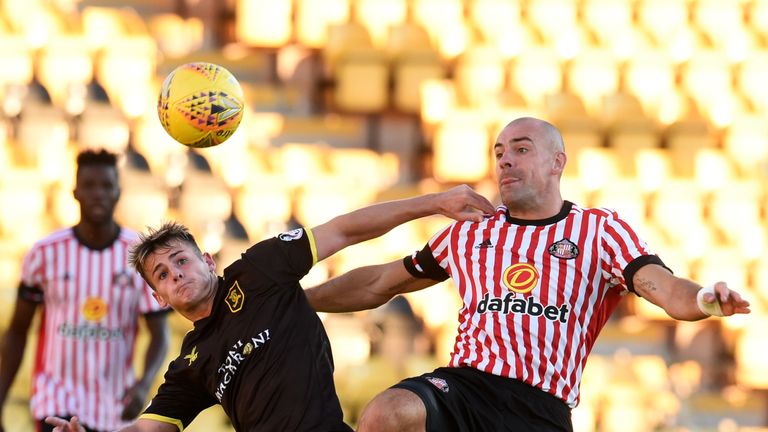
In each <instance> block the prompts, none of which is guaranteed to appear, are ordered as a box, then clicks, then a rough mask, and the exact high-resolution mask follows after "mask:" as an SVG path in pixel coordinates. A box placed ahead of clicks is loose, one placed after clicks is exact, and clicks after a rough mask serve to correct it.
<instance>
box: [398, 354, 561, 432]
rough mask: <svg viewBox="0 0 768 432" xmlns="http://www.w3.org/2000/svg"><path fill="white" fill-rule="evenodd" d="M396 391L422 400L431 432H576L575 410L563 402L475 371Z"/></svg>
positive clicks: (431, 377) (438, 375)
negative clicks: (406, 391)
mask: <svg viewBox="0 0 768 432" xmlns="http://www.w3.org/2000/svg"><path fill="white" fill-rule="evenodd" d="M392 388H401V389H405V390H409V391H411V392H413V393H415V394H416V395H418V396H419V398H421V400H422V401H423V402H424V405H425V406H426V407H427V425H426V430H427V432H481V431H487V432H497V431H515V432H521V431H532V432H533V431H535V432H549V431H553V432H554V431H558V432H561V431H563V432H571V431H573V425H572V424H571V410H570V408H568V405H566V404H565V402H563V401H562V400H561V399H559V398H557V397H555V396H553V395H551V394H549V393H547V392H544V391H542V390H539V389H537V388H535V387H532V386H529V385H528V384H525V383H523V382H521V381H518V380H515V379H511V378H505V377H500V376H496V375H492V374H488V373H485V372H481V371H479V370H477V369H473V368H468V367H461V368H437V369H435V370H434V372H431V373H426V374H424V375H421V376H418V377H414V378H407V379H405V380H403V381H400V382H399V383H398V384H395V385H394V386H392Z"/></svg>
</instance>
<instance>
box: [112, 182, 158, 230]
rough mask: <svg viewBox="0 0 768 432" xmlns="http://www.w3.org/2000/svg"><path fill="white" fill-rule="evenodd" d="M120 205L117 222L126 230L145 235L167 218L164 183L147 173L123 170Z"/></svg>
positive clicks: (116, 209) (118, 204)
mask: <svg viewBox="0 0 768 432" xmlns="http://www.w3.org/2000/svg"><path fill="white" fill-rule="evenodd" d="M120 183H121V192H120V201H118V203H117V207H116V208H115V219H117V221H118V222H119V223H120V224H122V225H125V226H127V227H130V228H131V229H134V230H137V231H143V230H145V229H146V227H148V226H157V224H158V223H160V222H161V221H163V220H166V219H167V218H168V196H169V195H168V191H167V190H166V188H165V184H164V183H163V181H162V179H159V178H156V177H154V176H152V174H150V173H149V172H147V171H136V170H128V169H124V170H122V171H121V173H120Z"/></svg>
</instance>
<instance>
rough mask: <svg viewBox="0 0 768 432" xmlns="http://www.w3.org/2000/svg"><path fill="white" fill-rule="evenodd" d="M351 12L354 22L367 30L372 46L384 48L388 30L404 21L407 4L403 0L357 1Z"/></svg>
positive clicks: (406, 15)
mask: <svg viewBox="0 0 768 432" xmlns="http://www.w3.org/2000/svg"><path fill="white" fill-rule="evenodd" d="M353 11H354V17H355V20H356V21H357V22H359V23H361V24H362V25H363V26H364V27H365V28H366V29H367V30H368V34H370V35H371V39H372V40H373V43H374V45H375V46H377V47H384V46H385V45H386V43H387V40H388V39H389V37H390V29H391V28H392V27H394V26H399V25H401V24H403V23H404V22H405V21H406V18H407V17H408V4H407V2H406V1H405V0H357V1H356V2H355V7H354V8H353Z"/></svg>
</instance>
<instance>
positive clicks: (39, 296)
mask: <svg viewBox="0 0 768 432" xmlns="http://www.w3.org/2000/svg"><path fill="white" fill-rule="evenodd" d="M18 295H19V298H22V299H24V300H27V301H29V302H32V303H38V304H40V303H43V299H44V297H45V295H44V294H43V290H41V289H40V288H39V287H36V286H30V285H25V284H24V283H20V284H19V294H18Z"/></svg>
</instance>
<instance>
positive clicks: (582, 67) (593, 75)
mask: <svg viewBox="0 0 768 432" xmlns="http://www.w3.org/2000/svg"><path fill="white" fill-rule="evenodd" d="M566 83H567V89H568V91H570V92H573V93H574V94H576V95H578V96H579V97H580V98H581V99H582V101H583V102H584V105H585V106H586V108H587V112H589V113H597V112H598V111H599V108H600V104H601V103H602V98H603V97H604V96H606V95H610V94H613V93H616V92H617V91H618V89H619V65H618V63H617V62H616V60H615V59H614V57H613V55H612V54H611V52H610V51H607V50H604V49H592V50H588V51H584V52H582V53H580V54H578V55H577V56H576V57H575V58H574V59H573V61H572V62H571V63H570V65H569V67H568V69H567V70H566Z"/></svg>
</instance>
